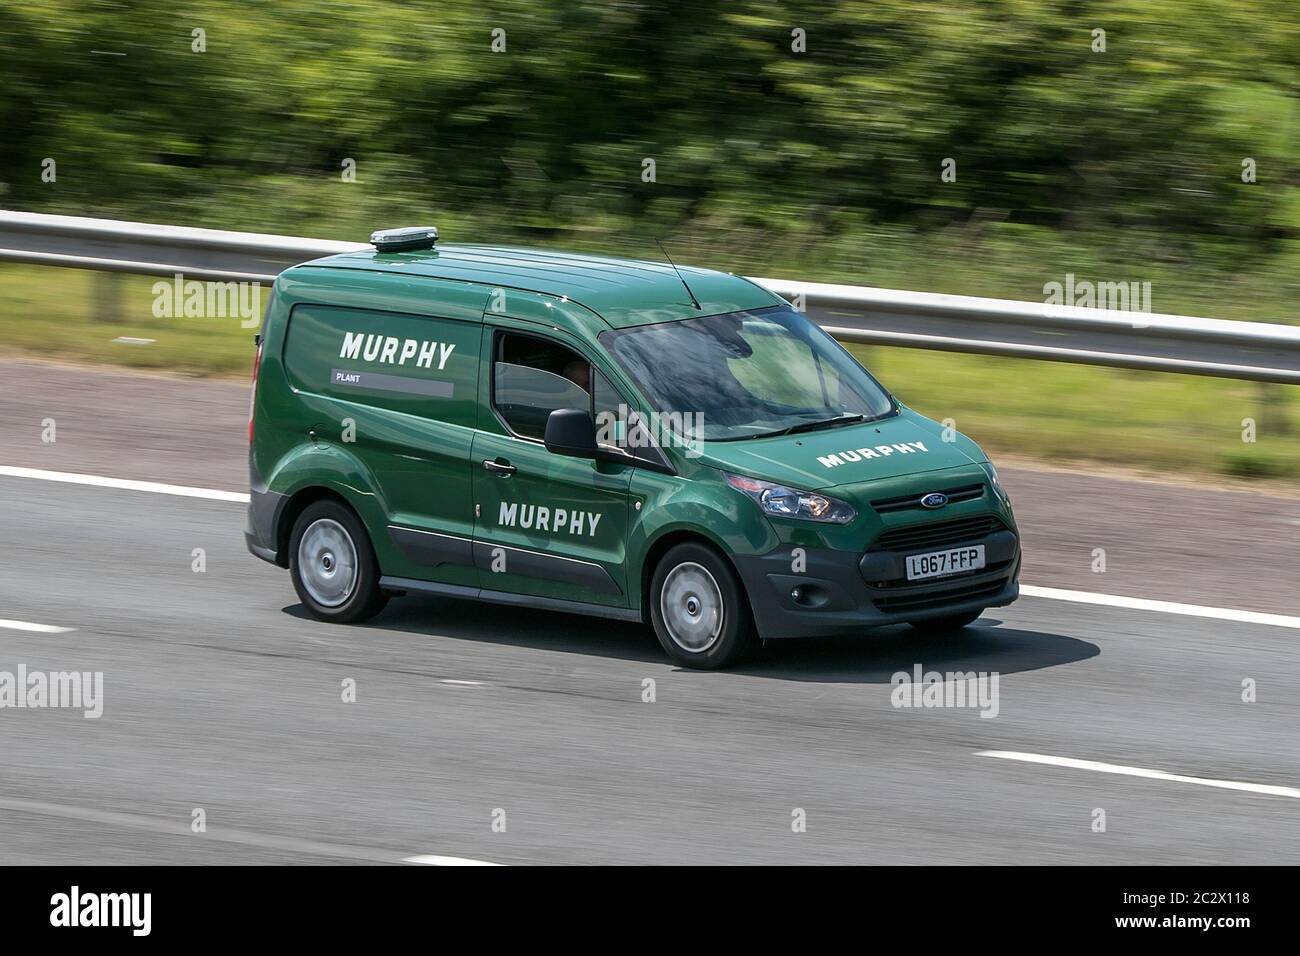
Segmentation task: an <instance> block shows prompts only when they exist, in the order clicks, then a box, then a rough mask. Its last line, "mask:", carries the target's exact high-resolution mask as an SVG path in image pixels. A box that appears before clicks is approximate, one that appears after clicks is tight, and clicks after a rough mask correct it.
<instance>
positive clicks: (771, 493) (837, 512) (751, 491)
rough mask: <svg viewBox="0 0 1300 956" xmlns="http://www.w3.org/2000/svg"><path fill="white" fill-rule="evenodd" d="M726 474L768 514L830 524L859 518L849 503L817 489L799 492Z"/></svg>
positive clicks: (736, 486) (782, 486)
mask: <svg viewBox="0 0 1300 956" xmlns="http://www.w3.org/2000/svg"><path fill="white" fill-rule="evenodd" d="M724 477H725V478H726V479H727V484H729V485H731V487H733V488H735V489H736V490H737V491H739V492H742V493H743V494H744V495H745V496H746V497H748V498H751V499H753V501H754V502H755V503H756V504H757V505H758V506H759V507H760V508H762V509H763V513H764V514H769V515H772V516H773V517H777V518H802V519H804V520H806V521H823V522H826V523H828V524H848V523H849V522H850V521H852V520H853V519H854V518H855V517H857V512H856V511H854V510H853V507H852V506H851V505H849V504H848V503H846V502H843V501H840V500H839V499H838V498H828V497H827V496H826V495H819V494H817V493H816V492H815V491H799V490H797V489H795V488H787V487H786V486H785V485H778V484H775V483H774V482H771V481H759V480H758V479H757V478H746V477H745V476H744V475H730V474H726V473H725V472H724Z"/></svg>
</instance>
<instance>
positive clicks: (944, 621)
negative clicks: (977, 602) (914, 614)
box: [908, 608, 984, 634]
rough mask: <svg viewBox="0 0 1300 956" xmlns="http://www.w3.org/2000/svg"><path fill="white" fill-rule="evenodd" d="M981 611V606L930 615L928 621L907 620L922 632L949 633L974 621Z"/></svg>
mask: <svg viewBox="0 0 1300 956" xmlns="http://www.w3.org/2000/svg"><path fill="white" fill-rule="evenodd" d="M983 613H984V609H983V608H981V609H980V610H978V611H966V612H964V613H962V614H950V615H948V616H947V617H932V618H930V619H929V620H928V621H909V622H908V624H909V625H910V626H911V627H912V628H914V629H915V630H918V631H920V632H921V633H922V634H949V633H951V632H952V631H960V630H961V629H962V628H963V627H965V626H966V625H967V624H973V623H975V621H977V620H979V616H980V615H981V614H983Z"/></svg>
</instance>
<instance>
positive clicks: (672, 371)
mask: <svg viewBox="0 0 1300 956" xmlns="http://www.w3.org/2000/svg"><path fill="white" fill-rule="evenodd" d="M436 237H437V232H436V230H434V229H431V228H424V229H402V230H388V231H384V232H378V233H375V235H374V236H372V237H371V242H372V244H373V246H374V249H367V250H364V251H359V252H353V253H347V254H343V255H337V256H331V257H328V258H325V259H319V260H316V261H314V262H308V263H305V264H303V265H299V266H295V267H293V268H291V269H288V270H287V271H285V272H284V273H282V274H281V275H280V276H279V278H278V279H277V280H276V282H275V286H274V290H273V294H272V297H271V302H270V304H269V305H268V307H267V312H266V321H265V324H264V327H263V330H262V333H261V334H260V335H259V336H258V337H257V357H256V359H255V363H254V369H253V398H252V405H251V414H250V420H249V444H250V452H249V465H250V475H251V486H252V494H251V501H250V504H249V508H248V525H247V529H246V532H245V539H246V541H247V544H248V548H249V550H250V551H251V552H252V553H253V554H255V555H257V556H258V557H260V558H263V559H265V560H267V561H270V562H272V563H274V564H278V565H279V566H280V567H283V568H288V569H289V572H290V574H291V576H292V579H293V585H294V588H295V590H296V591H297V593H298V596H299V598H300V599H301V600H302V602H303V604H304V605H306V607H307V609H308V610H309V611H310V612H311V614H312V615H314V616H315V617H317V618H319V619H321V620H324V621H341V622H350V621H359V620H363V619H365V618H368V617H370V616H372V615H374V614H376V613H377V612H378V611H379V610H380V609H381V608H382V607H383V606H384V604H385V603H386V601H387V600H388V599H389V597H391V596H394V595H401V594H404V593H407V592H412V591H423V592H430V593H433V594H438V595H445V596H448V597H457V598H468V599H472V600H480V601H491V602H494V603H499V604H508V605H515V606H517V607H520V608H543V609H553V610H559V611H569V612H576V613H580V614H592V615H597V616H600V617H605V618H609V619H611V620H615V621H625V622H649V623H650V624H652V626H653V627H654V630H655V633H656V634H657V636H658V638H659V641H660V643H661V644H662V645H663V647H664V650H665V651H667V653H668V654H669V655H670V656H671V657H672V658H673V659H675V660H676V661H678V662H680V663H681V664H684V665H686V666H690V667H703V668H714V667H721V666H724V665H726V664H727V663H729V662H731V661H733V660H735V659H736V658H737V656H738V655H740V654H741V653H742V652H743V651H744V650H745V649H746V648H747V647H748V646H750V645H751V644H753V643H754V642H755V641H756V640H757V639H764V640H766V639H772V638H785V637H802V636H810V635H833V634H843V633H860V632H862V631H863V630H865V629H866V628H869V627H873V626H877V625H886V624H896V623H908V624H910V625H912V626H913V627H916V628H920V629H938V630H942V629H955V628H959V627H962V626H964V625H966V624H968V623H970V622H971V621H973V620H975V618H977V617H978V616H979V614H980V612H981V611H982V610H983V609H985V608H989V607H999V606H1002V605H1005V604H1009V603H1010V602H1012V601H1014V600H1015V599H1016V597H1017V595H1018V592H1019V585H1018V584H1017V576H1018V574H1019V569H1020V544H1019V535H1018V532H1017V529H1016V523H1015V519H1014V517H1013V515H1012V511H1011V503H1010V501H1009V500H1008V498H1007V495H1006V493H1005V491H1003V489H1002V486H1001V485H1000V484H999V482H998V475H997V471H996V470H995V469H994V467H993V465H992V463H991V462H989V460H988V458H987V456H985V455H984V453H983V452H982V451H981V450H980V449H979V446H977V445H976V444H975V443H974V442H973V441H971V440H970V439H968V438H966V437H965V436H963V435H961V434H959V433H957V432H956V431H954V430H952V429H945V428H944V427H943V426H941V425H939V424H938V423H936V422H933V421H931V420H929V419H927V418H924V417H923V416H921V415H918V414H917V413H916V412H914V411H912V410H910V409H908V408H906V407H904V406H903V405H901V404H900V403H899V402H898V400H897V399H895V398H894V397H893V396H892V395H891V394H890V393H889V392H888V391H887V390H886V389H885V388H884V387H883V386H881V385H880V383H878V382H877V381H876V380H875V379H874V378H873V377H872V376H871V375H870V374H869V373H868V372H867V371H866V370H865V369H863V368H862V366H860V365H859V364H858V363H857V362H856V361H855V360H854V359H853V358H852V356H850V355H849V353H848V352H847V351H845V350H844V349H843V348H842V347H841V346H840V345H839V344H838V343H837V342H835V341H834V340H833V339H832V338H831V337H830V336H829V335H827V334H826V333H825V332H823V331H822V330H821V329H820V328H819V327H818V326H817V325H815V324H814V323H812V322H810V321H809V320H808V319H807V318H806V317H805V316H803V315H802V314H800V313H799V312H796V311H795V310H794V309H792V308H791V307H790V305H789V304H788V303H787V302H786V301H785V300H784V299H782V298H780V297H779V296H777V295H775V294H773V293H772V292H769V291H767V290H766V289H763V288H762V287H760V286H758V285H757V284H755V283H753V282H750V281H749V280H747V279H743V278H740V277H737V276H734V275H724V274H721V273H718V272H711V271H708V270H704V269H695V268H685V267H684V268H682V269H680V270H678V269H676V268H675V267H674V266H672V264H671V263H665V264H659V263H655V262H641V261H633V260H623V259H610V258H601V257H595V256H584V255H570V254H564V253H556V252H541V251H534V250H527V249H517V248H504V247H494V246H473V245H466V246H444V245H437V244H436Z"/></svg>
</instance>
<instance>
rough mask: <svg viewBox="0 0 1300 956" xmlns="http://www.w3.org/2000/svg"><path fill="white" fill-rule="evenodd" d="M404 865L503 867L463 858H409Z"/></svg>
mask: <svg viewBox="0 0 1300 956" xmlns="http://www.w3.org/2000/svg"><path fill="white" fill-rule="evenodd" d="M402 862H403V863H419V864H421V865H423V866H501V864H500V863H490V862H488V861H487V860H469V859H466V858H465V857H463V856H408V857H406V858H405V859H403V860H402Z"/></svg>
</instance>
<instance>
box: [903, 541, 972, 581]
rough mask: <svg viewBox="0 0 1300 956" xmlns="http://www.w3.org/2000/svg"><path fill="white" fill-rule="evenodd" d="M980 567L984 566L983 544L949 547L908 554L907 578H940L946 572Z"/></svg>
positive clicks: (916, 579)
mask: <svg viewBox="0 0 1300 956" xmlns="http://www.w3.org/2000/svg"><path fill="white" fill-rule="evenodd" d="M982 567H984V545H982V544H972V545H967V546H966V547H964V548H949V549H948V550H947V551H931V552H930V553H929V554H909V555H908V556H907V580H909V581H919V580H921V579H922V578H941V577H944V576H945V575H948V574H961V573H962V572H963V571H975V570H977V569H979V568H982Z"/></svg>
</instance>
